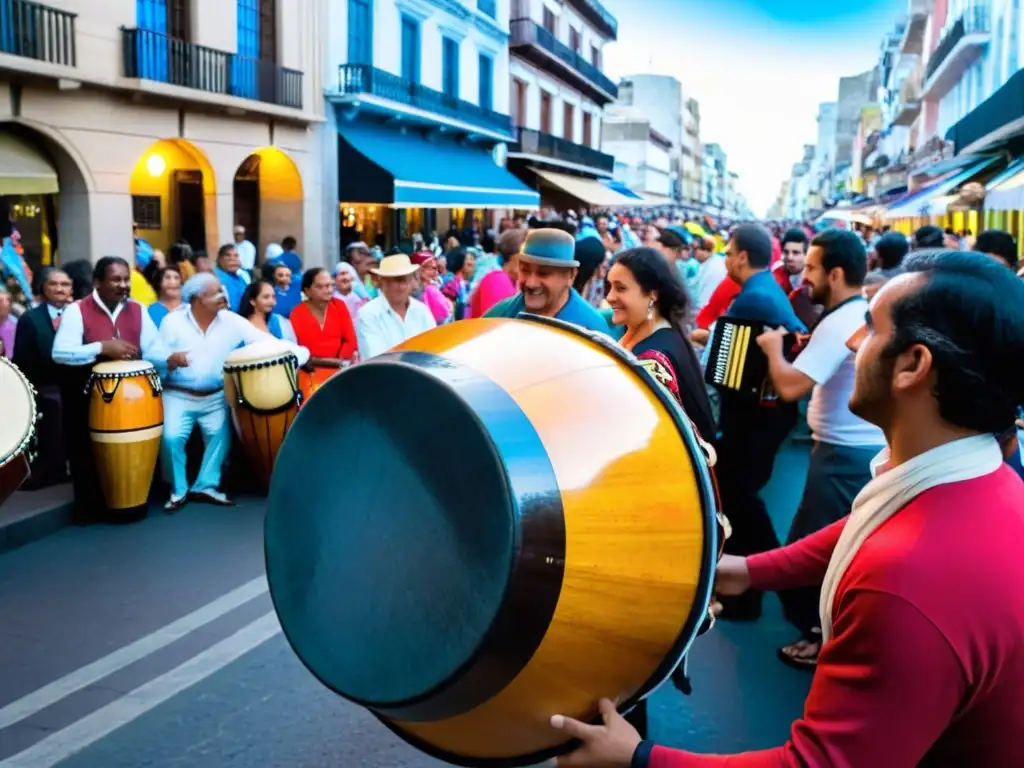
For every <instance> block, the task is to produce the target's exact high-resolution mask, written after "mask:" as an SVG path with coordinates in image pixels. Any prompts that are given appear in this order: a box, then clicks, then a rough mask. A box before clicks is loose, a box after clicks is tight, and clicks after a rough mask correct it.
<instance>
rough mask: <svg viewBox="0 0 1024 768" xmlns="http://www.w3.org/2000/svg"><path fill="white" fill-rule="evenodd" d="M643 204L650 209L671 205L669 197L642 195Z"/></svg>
mask: <svg viewBox="0 0 1024 768" xmlns="http://www.w3.org/2000/svg"><path fill="white" fill-rule="evenodd" d="M643 197H644V202H645V203H646V204H647V205H648V206H650V207H651V208H664V207H665V206H666V205H673V202H672V198H671V197H665V196H664V195H649V194H647V193H646V192H645V193H644V196H643Z"/></svg>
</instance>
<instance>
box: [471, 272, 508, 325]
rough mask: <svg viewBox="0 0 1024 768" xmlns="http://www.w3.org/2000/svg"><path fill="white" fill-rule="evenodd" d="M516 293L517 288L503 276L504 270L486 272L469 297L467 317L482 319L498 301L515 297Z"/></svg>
mask: <svg viewBox="0 0 1024 768" xmlns="http://www.w3.org/2000/svg"><path fill="white" fill-rule="evenodd" d="M518 292H519V288H518V286H517V285H516V284H515V283H514V282H512V278H511V277H509V276H508V275H507V274H505V270H503V269H496V270H494V271H493V272H488V273H487V274H486V275H484V276H483V277H482V278H481V279H480V285H478V286H477V287H476V290H475V291H473V295H472V296H470V297H469V317H483V316H484V314H485V313H486V312H487V310H489V309H491V308H492V307H493V306H494V305H495V304H497V303H498V302H499V301H504V300H505V299H507V298H509V297H510V296H515V295H516V294H517V293H518Z"/></svg>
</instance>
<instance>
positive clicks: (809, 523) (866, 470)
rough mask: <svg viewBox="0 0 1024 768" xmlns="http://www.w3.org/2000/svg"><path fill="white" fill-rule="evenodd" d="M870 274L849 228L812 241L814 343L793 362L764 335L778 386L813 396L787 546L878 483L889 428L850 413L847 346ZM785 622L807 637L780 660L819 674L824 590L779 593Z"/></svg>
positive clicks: (783, 391) (809, 274) (858, 323)
mask: <svg viewBox="0 0 1024 768" xmlns="http://www.w3.org/2000/svg"><path fill="white" fill-rule="evenodd" d="M866 274H867V252H866V250H865V248H864V243H863V242H862V241H861V240H860V238H858V237H857V236H856V235H855V234H854V233H852V232H849V231H848V230H841V229H830V230H826V231H825V232H822V233H821V234H819V235H818V236H817V237H815V238H814V240H812V241H811V247H810V251H809V252H808V254H807V264H806V267H805V269H804V281H805V282H806V283H807V284H808V285H810V290H811V299H812V300H813V301H815V302H816V303H818V304H821V305H822V306H823V307H824V309H825V312H824V314H823V315H822V316H821V319H820V320H819V321H818V324H817V325H816V326H815V327H814V329H813V331H812V333H811V337H810V340H809V341H808V343H807V346H806V347H805V348H804V349H803V351H802V352H801V353H800V354H799V356H798V357H797V358H796V360H795V361H794V362H793V363H792V364H790V363H788V362H787V361H786V359H785V357H784V356H783V353H782V336H783V334H782V333H781V332H779V331H771V332H768V333H765V334H762V335H761V336H760V337H758V340H757V342H758V344H759V345H760V347H761V348H762V349H763V350H764V351H765V354H767V356H768V362H769V367H770V372H771V378H772V384H773V386H774V387H775V390H776V391H777V392H778V394H779V396H780V397H781V398H782V399H784V400H788V401H790V402H794V401H796V400H799V399H800V398H802V397H804V396H806V395H807V394H808V393H811V402H810V405H809V406H808V409H807V424H808V426H809V427H810V429H811V435H812V438H813V447H812V449H811V461H810V465H809V466H808V469H807V483H806V485H805V486H804V494H803V498H802V499H801V501H800V506H799V507H798V509H797V512H796V515H795V517H794V518H793V523H792V526H791V527H790V531H789V538H788V540H787V543H792V542H794V541H796V540H798V539H802V538H804V537H805V536H808V535H810V534H812V533H815V532H816V531H819V530H821V529H822V528H824V527H826V526H828V525H831V524H832V523H834V522H836V521H837V520H839V519H841V518H842V517H844V516H846V515H848V514H849V512H850V509H851V507H852V505H853V500H854V498H855V497H856V496H857V494H858V493H860V490H861V489H862V488H863V487H864V486H865V485H866V484H867V483H868V481H869V480H870V479H871V460H872V459H873V458H874V457H875V456H876V455H877V454H878V452H879V451H880V450H881V449H882V448H883V447H884V445H885V435H883V434H882V431H881V430H880V429H879V428H878V427H876V426H874V425H873V424H869V423H868V422H866V421H864V420H863V419H861V418H860V417H858V416H855V415H854V414H853V413H851V412H850V405H849V403H850V395H851V394H852V393H853V386H854V375H855V374H854V354H853V352H851V351H850V349H849V348H848V346H847V343H848V342H849V341H850V339H851V337H852V336H854V335H855V334H856V333H858V332H859V331H860V330H861V329H862V328H863V326H864V316H865V313H866V312H867V310H868V303H867V301H866V300H865V299H864V297H863V295H862V289H863V283H864V277H865V275H866ZM780 597H781V598H782V602H783V608H784V610H785V613H786V618H787V619H789V621H790V622H791V623H793V624H794V625H796V627H797V628H798V629H799V630H800V631H801V632H802V633H803V638H802V639H801V640H799V641H797V642H795V643H792V644H791V645H788V646H786V647H784V648H781V649H779V657H780V658H781V659H782V660H783V661H784V662H786V663H787V664H789V665H790V666H796V667H800V668H807V669H813V668H814V665H815V664H816V663H817V655H818V651H819V650H820V647H821V630H820V627H819V626H818V623H819V620H818V598H819V590H818V589H807V590H793V591H790V592H786V593H780Z"/></svg>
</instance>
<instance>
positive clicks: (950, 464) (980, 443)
mask: <svg viewBox="0 0 1024 768" xmlns="http://www.w3.org/2000/svg"><path fill="white" fill-rule="evenodd" d="M888 460H889V449H888V448H884V449H883V450H882V452H881V453H879V454H878V456H876V457H875V459H874V461H872V462H871V474H872V480H871V481H870V482H869V483H868V484H867V485H865V486H864V488H863V489H862V490H861V492H860V493H859V494H857V498H856V499H854V501H853V509H852V511H851V512H850V517H849V519H848V520H847V521H846V527H845V528H844V529H843V533H842V535H841V536H840V537H839V542H838V543H837V544H836V548H835V549H834V550H833V551H832V559H831V560H830V561H829V564H828V570H827V571H826V573H825V580H824V582H823V583H822V585H821V602H820V604H819V611H820V614H821V631H822V641H823V642H826V643H827V642H828V641H829V640H830V639H831V638H832V606H833V604H834V603H835V599H836V591H837V590H838V589H839V582H840V580H842V578H843V574H845V573H846V569H847V568H848V567H849V565H850V563H851V562H852V561H853V558H854V557H855V556H856V555H857V551H858V550H859V549H860V547H861V545H862V544H863V543H864V542H865V541H866V540H867V538H868V537H869V536H870V535H871V534H872V533H874V532H875V531H876V530H878V528H879V527H881V526H882V525H883V524H884V523H885V521H886V520H888V519H889V518H890V517H892V516H893V515H895V514H896V513H897V512H899V511H900V510H901V509H902V508H903V507H905V506H906V505H907V504H909V503H910V502H911V501H913V500H914V499H915V498H917V496H919V495H920V494H922V493H924V492H925V491H927V490H928V489H929V488H934V487H935V486H937V485H946V484H947V483H959V482H963V481H965V480H973V479H975V478H977V477H983V476H985V475H987V474H990V473H992V472H995V471H996V470H997V469H999V467H1000V466H1002V463H1003V453H1002V451H1001V450H1000V448H999V443H998V442H997V441H996V439H995V438H994V437H993V436H992V435H975V436H973V437H964V438H961V439H959V440H954V441H952V442H950V443H946V444H945V445H940V446H938V447H937V448H932V449H931V450H930V451H925V452H924V453H922V454H921V455H920V456H915V457H914V458H912V459H911V460H910V461H907V462H904V463H903V464H900V465H899V466H898V467H892V468H887V467H886V466H885V465H886V463H887V462H888Z"/></svg>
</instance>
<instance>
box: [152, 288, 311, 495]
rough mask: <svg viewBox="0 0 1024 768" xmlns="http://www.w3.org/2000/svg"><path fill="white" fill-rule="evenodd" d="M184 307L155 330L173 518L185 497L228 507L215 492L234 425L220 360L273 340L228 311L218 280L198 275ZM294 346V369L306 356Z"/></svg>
mask: <svg viewBox="0 0 1024 768" xmlns="http://www.w3.org/2000/svg"><path fill="white" fill-rule="evenodd" d="M181 298H182V301H183V302H185V304H187V308H185V309H184V310H183V311H181V312H172V313H171V314H169V315H168V316H167V317H166V318H165V319H164V321H163V323H162V324H161V326H160V337H161V340H162V343H163V346H164V348H165V349H167V350H168V352H169V353H170V356H169V357H168V359H167V368H168V374H167V376H166V379H165V380H164V434H163V450H162V454H163V461H164V471H165V474H166V476H167V478H168V479H169V480H170V482H171V497H170V499H169V500H168V501H167V504H166V505H165V506H164V509H165V510H166V511H167V512H169V513H173V512H177V511H178V510H179V509H181V508H182V507H183V506H185V504H186V503H187V501H188V499H189V497H190V496H192V497H197V498H199V499H201V500H203V501H205V502H208V503H212V504H219V505H221V506H229V505H230V504H231V503H232V502H231V500H230V499H228V497H227V496H226V495H224V494H223V493H222V492H221V491H220V490H219V486H220V476H221V467H222V466H223V464H224V459H225V458H227V454H228V448H229V447H230V444H231V420H230V419H229V418H228V406H227V402H226V401H225V399H224V361H225V360H227V357H228V355H230V354H231V353H232V352H233V351H234V350H236V349H237V348H238V347H240V346H242V345H243V344H252V343H254V342H258V341H267V340H269V339H270V337H269V336H268V335H267V334H266V333H264V332H263V331H260V330H259V329H257V328H256V326H254V325H252V324H251V323H250V322H248V321H247V320H245V318H243V317H241V316H240V315H236V314H234V313H233V312H230V311H229V310H228V309H227V296H226V295H225V292H224V288H223V286H222V285H221V284H220V282H219V281H218V280H217V278H216V276H214V275H211V274H209V273H201V274H198V275H195V276H194V277H191V278H189V280H188V282H186V283H185V285H184V286H183V287H182V289H181ZM282 343H283V344H288V346H291V347H292V349H293V351H294V352H295V355H296V357H298V360H299V365H305V363H306V362H307V361H308V360H309V350H307V349H305V348H304V347H299V346H296V345H294V344H289V343H288V342H286V341H282ZM197 424H198V426H199V429H200V430H201V431H202V433H203V439H204V441H205V442H206V449H205V450H204V452H203V463H202V466H201V467H200V469H199V476H198V477H197V478H196V482H195V484H194V485H193V486H192V487H191V488H189V485H188V476H187V472H186V469H187V458H186V454H185V446H186V444H187V443H188V439H189V437H190V436H191V435H192V430H193V429H194V428H195V426H196V425H197Z"/></svg>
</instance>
